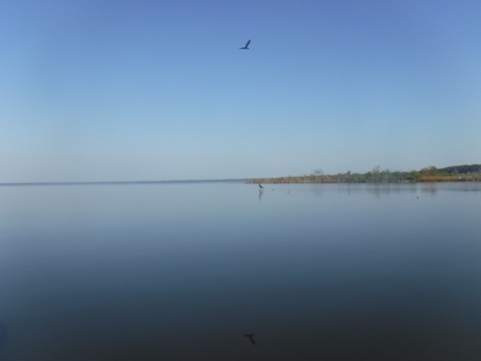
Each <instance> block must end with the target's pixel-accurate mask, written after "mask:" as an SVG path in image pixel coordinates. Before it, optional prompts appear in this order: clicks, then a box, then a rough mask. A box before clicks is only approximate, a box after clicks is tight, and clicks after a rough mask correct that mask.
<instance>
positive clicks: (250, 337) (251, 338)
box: [244, 333, 256, 345]
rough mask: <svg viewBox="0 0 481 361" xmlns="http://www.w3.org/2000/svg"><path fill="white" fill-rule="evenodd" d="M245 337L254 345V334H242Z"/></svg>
mask: <svg viewBox="0 0 481 361" xmlns="http://www.w3.org/2000/svg"><path fill="white" fill-rule="evenodd" d="M244 336H245V337H247V338H249V340H251V342H252V344H253V345H255V344H256V342H255V341H254V334H253V333H248V334H246V335H244Z"/></svg>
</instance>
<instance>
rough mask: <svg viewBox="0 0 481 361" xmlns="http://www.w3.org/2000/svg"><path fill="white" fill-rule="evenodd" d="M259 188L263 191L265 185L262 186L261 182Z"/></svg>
mask: <svg viewBox="0 0 481 361" xmlns="http://www.w3.org/2000/svg"><path fill="white" fill-rule="evenodd" d="M259 190H261V191H263V190H264V187H263V186H262V184H260V183H259Z"/></svg>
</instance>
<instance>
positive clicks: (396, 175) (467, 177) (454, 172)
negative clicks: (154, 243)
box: [247, 164, 481, 184]
mask: <svg viewBox="0 0 481 361" xmlns="http://www.w3.org/2000/svg"><path fill="white" fill-rule="evenodd" d="M419 182H481V164H472V165H458V166H451V167H445V168H436V167H434V166H430V167H426V168H423V169H421V170H412V171H409V172H404V171H391V170H389V169H380V167H379V166H377V167H375V168H374V169H372V170H370V171H369V172H366V173H352V172H351V171H347V172H346V173H338V174H324V172H323V171H322V169H317V170H315V171H314V172H313V173H312V174H309V175H302V176H287V177H273V178H255V179H250V180H248V181H247V183H251V184H255V183H267V184H269V183H271V184H282V183H286V184H287V183H419Z"/></svg>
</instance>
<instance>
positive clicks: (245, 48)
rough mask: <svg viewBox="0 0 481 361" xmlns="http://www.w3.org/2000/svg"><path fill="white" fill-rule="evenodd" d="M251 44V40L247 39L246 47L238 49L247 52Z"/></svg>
mask: <svg viewBox="0 0 481 361" xmlns="http://www.w3.org/2000/svg"><path fill="white" fill-rule="evenodd" d="M250 43H251V40H250V39H249V40H248V41H247V43H246V45H244V46H243V47H242V48H239V49H242V50H249V44H250Z"/></svg>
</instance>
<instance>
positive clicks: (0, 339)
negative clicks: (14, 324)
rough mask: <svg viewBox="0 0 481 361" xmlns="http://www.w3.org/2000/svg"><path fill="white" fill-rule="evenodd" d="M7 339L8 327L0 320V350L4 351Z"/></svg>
mask: <svg viewBox="0 0 481 361" xmlns="http://www.w3.org/2000/svg"><path fill="white" fill-rule="evenodd" d="M6 339H7V327H6V326H5V325H4V324H3V323H2V322H0V351H2V348H3V346H4V345H5V340H6Z"/></svg>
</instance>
